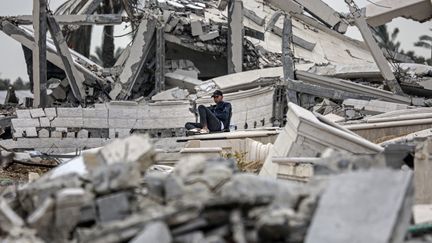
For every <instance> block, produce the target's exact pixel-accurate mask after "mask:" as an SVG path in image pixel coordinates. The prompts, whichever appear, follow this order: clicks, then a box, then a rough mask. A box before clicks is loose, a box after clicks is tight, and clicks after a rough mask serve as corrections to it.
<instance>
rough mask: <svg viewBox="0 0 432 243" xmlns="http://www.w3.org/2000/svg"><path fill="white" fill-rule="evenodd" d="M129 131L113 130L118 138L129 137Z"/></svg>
mask: <svg viewBox="0 0 432 243" xmlns="http://www.w3.org/2000/svg"><path fill="white" fill-rule="evenodd" d="M130 131H131V130H130V129H115V133H116V134H117V135H118V138H125V137H129V136H130Z"/></svg>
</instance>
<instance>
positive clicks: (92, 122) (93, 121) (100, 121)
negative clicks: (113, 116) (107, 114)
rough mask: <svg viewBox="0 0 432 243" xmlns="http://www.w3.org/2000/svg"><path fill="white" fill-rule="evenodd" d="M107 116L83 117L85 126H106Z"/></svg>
mask: <svg viewBox="0 0 432 243" xmlns="http://www.w3.org/2000/svg"><path fill="white" fill-rule="evenodd" d="M108 125H109V124H108V119H107V118H83V127H85V128H108Z"/></svg>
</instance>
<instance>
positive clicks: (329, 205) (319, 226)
mask: <svg viewBox="0 0 432 243" xmlns="http://www.w3.org/2000/svg"><path fill="white" fill-rule="evenodd" d="M341 198H343V200H341ZM413 200H414V188H413V183H412V173H411V172H409V171H392V170H387V169H385V170H384V169H383V170H371V171H362V172H350V173H345V174H341V175H338V176H335V177H332V178H331V179H330V181H329V184H328V186H327V188H326V190H325V191H324V193H323V195H322V196H321V199H320V201H319V204H318V207H317V209H316V211H315V214H314V218H313V220H312V223H311V225H310V227H309V230H308V234H307V236H306V240H305V242H306V243H318V242H319V243H321V242H332V243H346V242H352V241H353V239H355V241H356V242H375V243H391V242H403V240H404V237H405V235H406V229H407V227H408V226H409V223H410V219H411V207H412V204H413ZM377 229H379V230H377ZM335 232H337V233H335Z"/></svg>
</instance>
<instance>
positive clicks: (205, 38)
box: [199, 30, 219, 41]
mask: <svg viewBox="0 0 432 243" xmlns="http://www.w3.org/2000/svg"><path fill="white" fill-rule="evenodd" d="M217 37H219V31H217V30H213V31H210V32H208V33H205V34H202V35H200V36H199V38H200V40H202V41H209V40H213V39H215V38H217Z"/></svg>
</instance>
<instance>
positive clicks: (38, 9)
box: [32, 0, 47, 107]
mask: <svg viewBox="0 0 432 243" xmlns="http://www.w3.org/2000/svg"><path fill="white" fill-rule="evenodd" d="M46 9H47V2H46V0H33V29H34V39H35V42H34V46H33V49H32V50H33V94H34V100H33V107H45V105H46V79H47V63H46V30H47V25H46V24H47V18H46V17H47V12H46Z"/></svg>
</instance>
